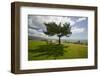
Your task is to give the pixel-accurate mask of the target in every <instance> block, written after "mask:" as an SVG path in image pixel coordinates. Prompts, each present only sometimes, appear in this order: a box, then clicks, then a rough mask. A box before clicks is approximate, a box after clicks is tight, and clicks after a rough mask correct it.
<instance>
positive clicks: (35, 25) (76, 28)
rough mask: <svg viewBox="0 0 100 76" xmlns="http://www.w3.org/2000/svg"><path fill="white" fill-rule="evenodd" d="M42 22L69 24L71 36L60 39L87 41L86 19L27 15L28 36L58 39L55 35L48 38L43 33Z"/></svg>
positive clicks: (44, 29)
mask: <svg viewBox="0 0 100 76" xmlns="http://www.w3.org/2000/svg"><path fill="white" fill-rule="evenodd" d="M44 22H56V24H59V23H60V22H61V24H63V23H65V22H69V23H70V25H71V27H72V28H71V31H72V35H71V36H70V37H66V36H64V37H62V39H78V40H87V38H88V32H87V31H88V18H87V17H76V16H44V15H28V36H35V37H43V38H51V39H58V37H57V36H56V35H55V36H51V37H49V36H47V35H45V34H44V33H43V31H46V27H45V25H44V24H43V23H44ZM62 26H63V25H62Z"/></svg>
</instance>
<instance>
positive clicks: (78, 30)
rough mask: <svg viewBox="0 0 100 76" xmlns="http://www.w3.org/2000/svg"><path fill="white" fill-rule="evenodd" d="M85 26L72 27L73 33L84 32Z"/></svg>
mask: <svg viewBox="0 0 100 76" xmlns="http://www.w3.org/2000/svg"><path fill="white" fill-rule="evenodd" d="M84 30H85V29H84V28H78V27H72V29H71V31H72V33H82V32H84Z"/></svg>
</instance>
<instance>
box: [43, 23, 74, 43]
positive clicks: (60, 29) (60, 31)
mask: <svg viewBox="0 0 100 76" xmlns="http://www.w3.org/2000/svg"><path fill="white" fill-rule="evenodd" d="M44 24H45V26H46V30H47V31H45V32H44V33H45V34H46V35H49V36H53V35H57V36H58V37H59V45H60V44H61V37H63V36H66V37H69V36H70V35H71V34H72V32H71V26H70V23H67V22H66V23H64V24H63V26H61V22H60V23H59V24H56V23H55V22H49V23H44Z"/></svg>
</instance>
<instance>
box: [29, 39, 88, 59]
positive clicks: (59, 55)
mask: <svg viewBox="0 0 100 76" xmlns="http://www.w3.org/2000/svg"><path fill="white" fill-rule="evenodd" d="M63 45H64V46H59V45H56V46H55V45H50V44H49V45H47V43H46V42H44V41H33V40H29V45H28V48H29V49H28V59H29V60H47V59H48V60H51V59H75V58H87V54H88V51H87V46H86V45H81V44H72V43H66V44H63ZM41 46H42V47H41ZM62 47H63V48H62Z"/></svg>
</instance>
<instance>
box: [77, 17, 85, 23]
mask: <svg viewBox="0 0 100 76" xmlns="http://www.w3.org/2000/svg"><path fill="white" fill-rule="evenodd" d="M84 20H86V17H83V18H79V19H78V20H76V22H81V21H84Z"/></svg>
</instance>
